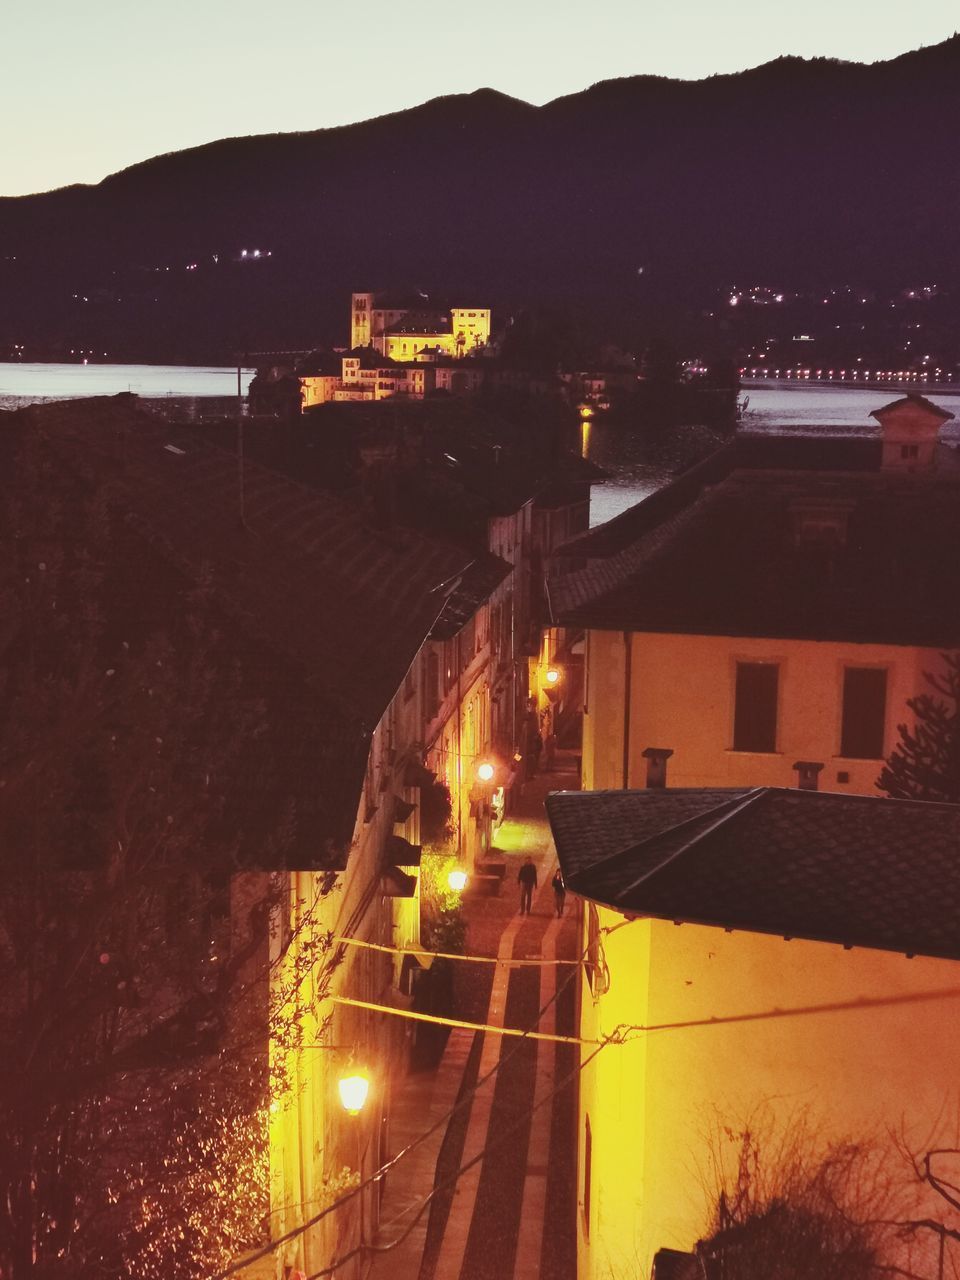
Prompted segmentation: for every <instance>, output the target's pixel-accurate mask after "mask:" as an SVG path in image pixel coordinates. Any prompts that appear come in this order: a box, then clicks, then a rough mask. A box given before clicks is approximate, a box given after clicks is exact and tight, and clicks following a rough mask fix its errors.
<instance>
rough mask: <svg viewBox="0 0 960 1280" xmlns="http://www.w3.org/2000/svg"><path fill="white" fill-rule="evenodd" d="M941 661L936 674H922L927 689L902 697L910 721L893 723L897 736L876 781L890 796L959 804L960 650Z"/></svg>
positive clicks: (944, 656)
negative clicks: (931, 690) (911, 721)
mask: <svg viewBox="0 0 960 1280" xmlns="http://www.w3.org/2000/svg"><path fill="white" fill-rule="evenodd" d="M943 661H944V671H943V673H942V674H941V675H934V674H931V673H930V672H926V673H925V679H926V680H927V683H928V684H929V685H930V686H931V688H932V689H933V693H921V694H918V695H917V697H915V698H910V699H908V701H907V706H908V707H909V708H910V710H911V711H912V712H913V714H914V716H915V717H916V720H915V723H914V725H913V727H912V728H911V727H910V726H909V725H906V724H901V725H898V726H897V731H898V733H899V735H900V740H899V742H898V743H897V745H896V746H895V747H894V749H893V751H892V752H891V753H890V757H889V759H888V760H887V762H886V764H885V765H884V767H883V769H882V771H881V773H880V777H879V778H878V779H877V786H878V787H879V789H880V790H881V791H885V792H886V793H887V794H888V795H890V796H893V797H894V798H896V799H900V800H941V801H949V802H951V803H953V804H960V652H957V653H946V654H944V655H943Z"/></svg>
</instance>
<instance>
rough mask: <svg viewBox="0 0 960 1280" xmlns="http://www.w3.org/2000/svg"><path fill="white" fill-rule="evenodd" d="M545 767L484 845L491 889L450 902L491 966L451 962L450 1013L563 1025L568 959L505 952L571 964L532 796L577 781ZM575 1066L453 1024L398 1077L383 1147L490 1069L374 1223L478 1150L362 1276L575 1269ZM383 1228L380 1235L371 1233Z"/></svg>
mask: <svg viewBox="0 0 960 1280" xmlns="http://www.w3.org/2000/svg"><path fill="white" fill-rule="evenodd" d="M557 765H558V767H557V768H556V769H555V770H554V771H551V772H547V773H542V774H539V775H538V776H537V777H535V778H534V779H532V780H531V781H530V782H528V783H527V785H526V788H525V794H524V795H523V796H522V797H521V798H519V800H518V802H517V804H516V805H515V808H514V811H513V813H512V814H511V816H510V817H509V818H507V819H506V821H505V822H504V823H503V824H502V826H501V827H500V829H499V831H498V832H497V836H496V840H495V845H496V849H497V850H498V851H499V854H500V855H501V856H502V857H503V858H504V860H505V861H506V863H507V870H506V875H505V878H504V881H503V885H502V887H501V890H500V893H499V895H496V896H480V895H477V896H468V897H467V899H466V901H465V904H464V912H465V915H466V918H467V923H468V942H467V950H468V951H469V952H470V953H472V954H483V955H496V956H498V957H499V958H500V959H501V960H502V961H503V962H504V963H502V964H498V965H495V966H494V965H474V964H463V965H460V966H458V988H457V992H458V1006H459V1013H460V1016H464V1017H468V1018H470V1019H471V1020H476V1021H481V1022H487V1023H489V1024H493V1025H501V1026H510V1027H519V1028H527V1027H534V1026H535V1027H536V1029H537V1030H538V1031H540V1032H546V1033H548V1034H559V1035H573V1034H575V1031H576V1026H575V1023H576V993H577V983H578V980H579V972H578V970H577V968H576V967H575V966H573V965H572V964H569V963H568V964H559V965H558V964H552V963H547V964H544V965H543V966H534V965H530V966H520V967H514V968H511V967H509V965H508V963H507V962H509V961H510V960H511V959H515V960H518V959H538V958H539V959H543V960H544V961H553V960H566V961H572V960H574V959H575V957H576V954H577V945H578V937H577V927H576V919H575V909H576V904H575V903H574V902H573V900H572V899H568V900H567V907H566V911H565V914H564V916H563V918H562V919H558V918H557V917H556V914H555V910H554V899H553V892H552V889H551V887H550V880H551V877H552V875H553V871H554V868H555V866H556V857H555V853H554V849H553V844H552V841H551V839H550V834H549V829H548V826H547V822H546V817H545V815H544V809H543V800H544V796H545V795H546V794H547V792H548V791H551V790H564V789H572V788H575V787H576V785H577V775H576V772H575V771H574V769H573V767H572V761H571V762H570V763H569V767H567V765H568V762H567V761H566V760H565V758H564V757H562V756H561V757H560V758H559V759H558V761H557ZM527 857H530V858H532V860H533V862H534V865H535V866H536V868H537V889H536V892H535V894H534V901H533V911H532V913H531V914H530V915H529V916H521V915H520V914H519V911H518V907H519V887H518V884H517V871H518V869H519V867H520V866H521V865H522V863H523V861H524V859H525V858H527ZM459 970H463V971H464V972H463V973H462V974H461V973H459ZM480 970H483V972H478V971H480ZM544 1006H548V1007H547V1008H545V1011H544V1013H543V1015H542V1017H541V1018H540V1020H539V1022H537V1014H538V1011H539V1010H540V1009H543V1008H544ZM575 1066H576V1048H575V1046H573V1045H568V1044H560V1043H554V1042H551V1041H547V1040H543V1041H535V1040H520V1039H518V1038H517V1037H513V1036H509V1037H508V1036H497V1035H494V1034H492V1033H482V1032H472V1031H469V1030H459V1029H458V1030H454V1031H453V1033H452V1034H451V1036H450V1039H449V1041H448V1043H447V1048H446V1051H445V1053H444V1057H443V1060H442V1062H441V1063H440V1066H439V1068H438V1069H437V1071H436V1072H433V1073H429V1075H427V1074H422V1075H421V1076H419V1077H418V1076H413V1077H411V1078H410V1081H408V1083H407V1086H406V1089H405V1091H404V1093H403V1094H401V1095H400V1096H399V1097H398V1100H397V1110H398V1112H400V1115H398V1117H397V1126H396V1128H395V1139H396V1143H397V1146H400V1145H403V1142H404V1141H405V1140H408V1139H407V1133H406V1131H407V1129H409V1138H413V1137H414V1136H416V1133H417V1132H418V1131H420V1132H422V1130H423V1129H424V1128H426V1127H427V1124H428V1123H429V1122H430V1120H431V1119H432V1118H433V1117H434V1116H436V1115H438V1114H442V1108H444V1107H446V1108H447V1109H449V1107H450V1106H452V1105H453V1102H454V1101H455V1100H456V1096H457V1091H458V1090H459V1089H468V1088H470V1087H472V1085H473V1084H474V1083H475V1081H476V1080H477V1079H482V1078H483V1077H484V1076H485V1075H486V1074H487V1073H488V1072H490V1071H491V1070H492V1069H493V1068H497V1069H496V1070H495V1071H494V1072H493V1075H492V1076H491V1077H490V1079H489V1081H487V1082H486V1083H485V1084H482V1085H481V1086H480V1088H479V1089H477V1091H476V1093H475V1094H474V1096H473V1099H472V1102H471V1104H470V1105H469V1107H464V1108H462V1110H461V1111H460V1112H459V1113H458V1114H457V1116H456V1117H454V1119H453V1120H452V1122H451V1123H450V1125H449V1126H448V1127H447V1130H446V1133H445V1134H444V1133H439V1134H438V1135H436V1138H435V1141H434V1142H433V1143H426V1144H424V1148H425V1149H426V1150H424V1151H422V1152H421V1154H420V1158H419V1160H418V1161H416V1163H415V1164H411V1166H410V1168H409V1171H408V1173H407V1174H403V1175H401V1177H400V1179H398V1181H400V1182H401V1183H402V1187H398V1186H396V1185H394V1187H393V1189H392V1194H391V1193H390V1192H388V1195H387V1197H386V1198H385V1203H384V1213H383V1215H382V1220H383V1221H385V1222H386V1221H390V1220H393V1221H396V1220H397V1212H398V1207H399V1205H400V1204H401V1202H402V1201H405V1202H406V1203H409V1204H413V1203H415V1202H416V1201H417V1200H418V1199H419V1198H420V1197H422V1196H423V1195H426V1194H427V1193H428V1192H429V1191H430V1190H431V1188H432V1185H433V1181H432V1179H433V1178H434V1177H435V1179H436V1181H437V1183H438V1184H440V1185H441V1188H443V1187H444V1184H446V1183H448V1182H449V1181H450V1180H452V1179H453V1177H454V1175H455V1174H456V1172H457V1170H458V1169H460V1168H462V1167H463V1166H464V1165H467V1164H470V1163H471V1162H472V1161H473V1160H474V1157H476V1156H477V1155H479V1154H480V1153H484V1154H483V1155H482V1158H481V1159H480V1160H479V1161H477V1163H475V1164H472V1167H471V1168H469V1169H468V1170H467V1171H466V1172H464V1173H463V1174H462V1175H461V1176H460V1177H459V1178H458V1179H457V1180H456V1182H455V1184H454V1186H453V1187H452V1188H449V1189H446V1191H445V1193H444V1191H443V1190H441V1192H439V1193H438V1194H437V1196H436V1197H435V1199H434V1202H433V1203H432V1205H431V1209H430V1213H429V1216H428V1215H427V1214H425V1215H424V1216H423V1219H422V1220H421V1221H420V1223H419V1224H418V1226H417V1228H415V1229H414V1230H413V1231H412V1232H411V1233H410V1236H409V1237H408V1239H407V1240H406V1241H405V1242H404V1245H403V1246H401V1247H400V1248H398V1249H397V1250H391V1251H390V1252H387V1253H384V1254H381V1255H379V1256H376V1255H375V1257H374V1264H373V1269H372V1272H371V1274H372V1275H373V1277H375V1280H391V1278H392V1280H509V1278H513V1280H570V1277H572V1276H573V1275H574V1274H575V1272H576V1232H575V1212H576V1175H575V1170H576V1128H575V1126H576V1092H575V1090H576V1081H575V1080H574V1081H573V1082H571V1083H570V1084H568V1085H567V1086H566V1087H563V1088H559V1089H557V1082H559V1081H560V1080H562V1079H563V1078H564V1077H566V1076H567V1075H569V1074H570V1073H571V1072H572V1071H573V1070H574V1068H575ZM555 1090H556V1092H554V1091H555ZM541 1101H542V1105H538V1104H540V1103H541ZM416 1155H417V1153H412V1155H411V1157H410V1158H411V1160H414V1158H415V1156H416ZM389 1234H391V1235H395V1234H396V1230H394V1231H392V1232H390V1233H389ZM386 1237H387V1233H386V1232H384V1240H383V1243H387V1238H386Z"/></svg>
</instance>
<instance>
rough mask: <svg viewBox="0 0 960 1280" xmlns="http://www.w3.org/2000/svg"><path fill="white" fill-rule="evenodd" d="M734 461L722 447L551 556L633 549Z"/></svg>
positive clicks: (594, 556)
mask: <svg viewBox="0 0 960 1280" xmlns="http://www.w3.org/2000/svg"><path fill="white" fill-rule="evenodd" d="M732 461H733V446H732V445H725V446H724V447H723V448H722V449H718V450H717V451H716V453H711V454H710V455H709V456H708V457H706V458H704V459H703V460H702V461H701V462H698V463H697V464H696V466H694V467H691V468H690V469H689V470H688V471H685V472H683V474H682V475H680V476H678V477H677V479H676V480H673V481H671V482H670V484H666V485H664V486H663V488H662V489H657V491H656V492H655V493H652V494H650V496H649V497H648V498H645V499H644V501H643V502H638V503H636V504H635V505H634V506H632V507H628V508H627V510H626V511H622V512H621V513H620V514H619V515H618V516H614V518H613V519H612V520H608V521H607V522H606V523H605V524H600V525H597V526H596V528H594V529H590V530H589V531H588V532H587V533H583V534H580V535H579V536H578V537H576V538H571V539H570V541H569V542H565V543H564V544H563V545H562V546H560V547H557V548H556V550H554V551H553V552H552V553H551V554H552V555H555V556H564V557H571V558H575V559H578V560H580V559H583V560H593V559H606V558H607V557H608V556H614V555H617V554H618V553H619V552H621V551H624V550H626V549H627V548H629V547H631V546H633V544H634V543H635V542H636V541H637V539H638V538H640V537H642V536H643V535H644V534H645V533H649V532H650V530H651V529H655V528H656V527H657V526H658V525H660V524H662V523H663V522H664V520H667V519H669V518H670V517H671V516H672V515H675V514H676V513H677V512H678V511H683V510H684V509H685V508H686V507H688V506H689V505H690V503H691V502H692V501H693V500H694V499H695V498H696V497H697V495H698V494H699V493H700V491H701V490H702V489H703V487H704V485H707V484H714V483H716V481H717V480H719V479H722V478H723V476H725V475H728V474H729V472H730V468H731V465H732Z"/></svg>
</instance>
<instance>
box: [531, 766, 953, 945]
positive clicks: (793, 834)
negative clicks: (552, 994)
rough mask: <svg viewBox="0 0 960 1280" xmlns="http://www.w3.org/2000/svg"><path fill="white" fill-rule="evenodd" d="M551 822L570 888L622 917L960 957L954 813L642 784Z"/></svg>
mask: <svg viewBox="0 0 960 1280" xmlns="http://www.w3.org/2000/svg"><path fill="white" fill-rule="evenodd" d="M547 814H548V816H549V819H550V825H551V827H552V829H553V835H554V840H555V841H556V846H557V854H558V857H559V859H560V865H561V867H562V869H563V874H564V878H565V879H566V882H567V885H568V887H569V888H571V889H572V890H573V891H574V892H576V893H579V894H581V895H582V896H583V897H586V898H590V899H593V900H594V901H597V902H601V903H605V904H606V905H608V906H611V907H614V908H615V909H617V910H619V911H622V912H624V913H625V914H636V915H641V916H651V917H654V918H658V919H664V920H677V921H681V922H686V923H699V924H707V925H715V926H717V927H720V928H725V929H738V930H743V931H746V932H753V933H767V934H775V935H779V936H782V937H788V938H791V937H795V938H807V939H810V940H814V941H821V942H836V943H841V944H843V945H844V946H860V947H870V948H873V949H876V950H884V951H901V952H905V953H907V954H908V955H913V954H922V955H931V956H942V957H946V958H948V959H954V960H955V959H960V805H947V804H926V803H921V802H919V801H910V800H886V799H874V798H872V797H869V796H851V795H834V794H830V793H825V792H815V791H800V790H793V791H790V790H781V789H776V788H765V787H760V788H756V789H753V790H684V789H678V790H657V789H651V790H646V791H592V792H590V791H588V792H572V791H571V792H563V791H561V792H554V793H553V794H551V795H549V796H548V797H547Z"/></svg>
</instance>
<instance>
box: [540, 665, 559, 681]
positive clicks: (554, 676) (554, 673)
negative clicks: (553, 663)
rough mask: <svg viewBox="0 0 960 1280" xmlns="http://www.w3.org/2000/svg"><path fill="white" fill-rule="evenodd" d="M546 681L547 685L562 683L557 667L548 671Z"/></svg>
mask: <svg viewBox="0 0 960 1280" xmlns="http://www.w3.org/2000/svg"><path fill="white" fill-rule="evenodd" d="M544 679H545V680H546V682H547V684H550V685H557V684H559V683H560V672H559V671H558V670H557V668H556V667H549V668H548V669H547V673H546V675H545V677H544Z"/></svg>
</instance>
